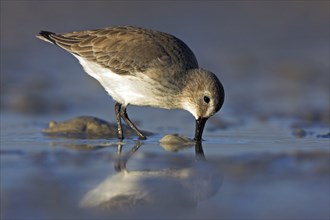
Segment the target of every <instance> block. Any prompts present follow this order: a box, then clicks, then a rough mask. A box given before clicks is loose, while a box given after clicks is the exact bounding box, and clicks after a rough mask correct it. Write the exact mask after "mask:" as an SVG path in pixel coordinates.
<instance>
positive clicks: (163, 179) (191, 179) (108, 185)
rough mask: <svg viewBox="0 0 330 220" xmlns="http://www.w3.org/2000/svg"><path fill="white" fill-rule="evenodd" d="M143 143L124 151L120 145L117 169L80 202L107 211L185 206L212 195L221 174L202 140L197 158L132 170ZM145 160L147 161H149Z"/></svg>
mask: <svg viewBox="0 0 330 220" xmlns="http://www.w3.org/2000/svg"><path fill="white" fill-rule="evenodd" d="M140 147H141V143H139V142H138V143H136V144H135V146H133V147H132V149H131V150H130V151H129V152H127V153H125V154H122V148H123V146H122V145H119V146H118V152H117V154H118V155H117V159H116V160H115V163H114V168H115V170H116V173H115V174H114V175H110V176H109V177H107V178H106V179H105V180H104V181H103V182H101V183H100V184H99V185H98V186H96V187H95V188H93V189H92V190H90V191H89V192H87V194H86V195H85V196H84V197H83V199H82V200H81V202H80V205H81V206H83V207H88V208H96V209H97V210H103V211H104V210H106V211H128V210H134V209H141V208H142V209H147V210H150V209H149V208H152V210H153V211H155V210H163V211H166V210H171V211H172V212H173V210H174V211H175V209H177V210H181V211H182V210H184V209H186V208H194V207H196V206H197V204H198V202H199V201H201V200H204V199H207V198H210V197H212V196H213V195H215V193H216V192H217V191H218V189H219V188H220V185H221V175H220V173H219V171H217V170H216V169H215V168H214V167H212V166H211V165H210V164H209V163H208V162H207V160H206V159H205V156H204V152H203V147H202V144H201V143H197V144H196V145H195V162H193V163H191V164H190V165H189V166H187V165H185V166H183V167H180V168H175V169H174V168H162V169H157V170H129V169H128V168H127V167H126V164H127V161H128V160H129V158H130V157H131V156H132V155H133V154H134V153H135V152H136V151H137V150H138V149H139V148H140ZM145 163H148V161H146V162H145Z"/></svg>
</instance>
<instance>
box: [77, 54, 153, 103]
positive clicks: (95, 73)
mask: <svg viewBox="0 0 330 220" xmlns="http://www.w3.org/2000/svg"><path fill="white" fill-rule="evenodd" d="M74 56H75V57H76V58H77V59H78V60H79V62H80V64H81V65H82V66H83V67H84V70H85V71H86V72H87V73H88V74H89V75H90V76H92V77H93V78H95V79H96V80H97V81H99V82H100V83H101V85H102V86H103V87H104V88H105V90H106V91H107V92H108V93H109V95H110V96H112V98H113V99H114V100H115V101H117V102H119V103H121V104H123V105H128V104H132V105H139V106H158V104H157V103H158V101H157V99H155V98H153V97H154V94H153V91H154V90H155V88H154V86H152V85H151V84H155V81H154V80H152V79H150V78H149V77H147V76H146V75H144V74H143V73H136V74H135V76H132V75H120V74H116V73H113V72H112V71H111V70H110V69H107V68H104V67H102V66H101V65H99V64H97V63H95V62H91V61H88V60H86V59H84V58H82V57H79V56H76V55H74Z"/></svg>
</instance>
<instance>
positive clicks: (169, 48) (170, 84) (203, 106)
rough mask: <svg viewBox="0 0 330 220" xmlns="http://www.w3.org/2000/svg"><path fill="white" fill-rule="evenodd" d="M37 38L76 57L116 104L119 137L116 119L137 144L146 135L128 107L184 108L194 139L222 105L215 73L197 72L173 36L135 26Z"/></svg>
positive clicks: (185, 49)
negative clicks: (191, 119)
mask: <svg viewBox="0 0 330 220" xmlns="http://www.w3.org/2000/svg"><path fill="white" fill-rule="evenodd" d="M37 37H38V38H40V39H42V40H44V41H48V42H50V43H53V44H55V45H57V46H59V47H61V48H63V49H64V50H66V51H67V52H69V53H71V54H72V55H73V56H75V57H76V58H77V59H78V60H79V62H80V64H81V65H82V66H83V68H84V70H85V71H86V72H87V73H88V74H89V75H90V76H92V77H94V78H95V79H96V80H97V81H99V82H100V84H101V85H102V86H103V87H104V89H105V90H106V91H107V92H108V94H109V95H110V96H112V98H113V99H114V100H115V102H116V104H115V113H116V121H117V126H118V138H119V139H123V138H124V136H123V131H122V125H121V118H122V119H124V121H125V122H126V123H127V124H128V125H129V126H130V127H131V128H132V129H133V130H134V131H135V132H136V134H137V135H138V136H139V138H140V139H145V138H146V136H145V135H144V134H142V133H141V131H140V130H139V129H138V128H137V127H136V126H135V125H134V124H133V123H132V121H131V120H130V119H129V117H128V115H127V112H126V108H127V106H128V105H137V106H151V107H158V108H165V109H184V110H187V111H189V112H190V113H191V114H192V115H193V116H194V117H195V119H196V127H195V138H194V139H195V140H196V141H201V140H202V134H203V130H204V126H205V123H206V121H207V119H208V118H209V117H211V116H212V115H214V114H215V113H216V112H218V111H219V110H220V108H221V106H222V104H223V102H224V89H223V86H222V84H221V82H220V81H219V79H218V78H217V76H216V75H215V74H213V73H212V72H210V71H208V70H205V69H202V68H199V66H198V62H197V59H196V57H195V55H194V53H193V52H192V50H191V49H190V48H189V47H188V46H187V45H186V44H185V43H184V42H183V41H182V40H180V39H178V38H176V37H175V36H173V35H170V34H167V33H163V32H159V31H155V30H151V29H145V28H139V27H132V26H117V27H107V28H104V29H96V30H89V31H77V32H70V33H59V34H58V33H52V32H48V31H41V32H40V33H39V35H38V36H37Z"/></svg>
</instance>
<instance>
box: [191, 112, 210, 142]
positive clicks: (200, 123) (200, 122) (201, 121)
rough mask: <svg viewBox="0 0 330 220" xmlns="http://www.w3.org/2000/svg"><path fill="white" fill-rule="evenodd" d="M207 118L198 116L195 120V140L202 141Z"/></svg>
mask: <svg viewBox="0 0 330 220" xmlns="http://www.w3.org/2000/svg"><path fill="white" fill-rule="evenodd" d="M207 119H208V118H198V119H197V120H196V130H195V138H194V140H195V141H202V135H203V130H204V126H205V123H206V121H207Z"/></svg>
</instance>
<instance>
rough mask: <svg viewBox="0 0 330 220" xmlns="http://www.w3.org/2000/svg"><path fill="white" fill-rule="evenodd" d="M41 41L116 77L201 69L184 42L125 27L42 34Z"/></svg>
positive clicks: (159, 33)
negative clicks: (149, 70)
mask: <svg viewBox="0 0 330 220" xmlns="http://www.w3.org/2000/svg"><path fill="white" fill-rule="evenodd" d="M38 37H39V38H41V39H43V40H46V41H49V42H51V43H54V44H56V45H58V46H60V47H62V48H63V49H65V50H67V51H68V52H70V53H73V54H75V55H78V56H81V57H83V58H85V59H88V60H90V61H94V62H97V63H98V64H100V65H102V66H103V67H106V68H109V69H111V70H112V71H113V72H115V73H117V74H133V73H134V72H136V71H138V72H146V71H147V70H148V69H152V68H155V69H159V68H162V69H172V68H173V69H175V70H176V71H183V70H187V69H192V68H197V67H198V64H197V60H196V58H195V55H194V54H193V52H192V51H191V50H190V49H189V47H188V46H187V45H186V44H184V43H183V42H182V41H181V40H179V39H177V38H176V37H174V36H172V35H169V34H165V33H162V32H157V31H152V30H148V29H143V28H136V27H130V26H122V27H110V28H105V29H98V30H92V31H80V32H71V33H63V34H55V33H51V32H46V31H42V32H40V35H39V36H38ZM174 67H175V68H174Z"/></svg>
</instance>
